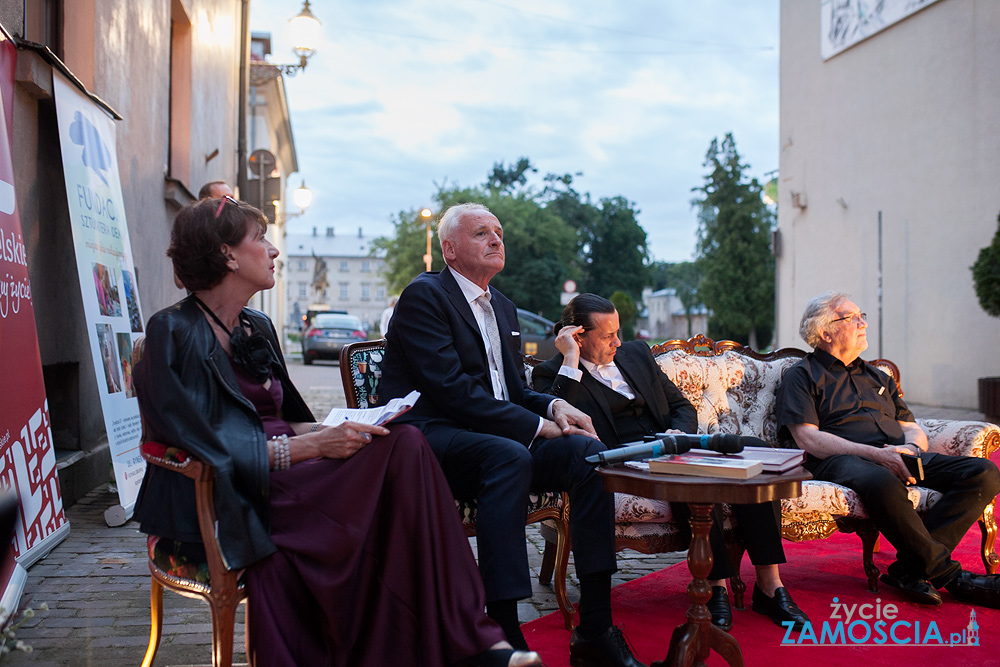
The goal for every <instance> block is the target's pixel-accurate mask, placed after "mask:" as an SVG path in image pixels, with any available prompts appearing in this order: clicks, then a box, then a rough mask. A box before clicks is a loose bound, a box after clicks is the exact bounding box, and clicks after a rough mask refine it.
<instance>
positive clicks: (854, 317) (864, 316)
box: [830, 313, 868, 327]
mask: <svg viewBox="0 0 1000 667" xmlns="http://www.w3.org/2000/svg"><path fill="white" fill-rule="evenodd" d="M842 320H848V321H849V322H850V323H851V324H853V325H854V326H856V327H860V326H861V323H862V322H865V323H867V322H868V313H851V314H850V315H844V316H843V317H838V318H837V319H835V320H830V324H833V323H834V322H840V321H842Z"/></svg>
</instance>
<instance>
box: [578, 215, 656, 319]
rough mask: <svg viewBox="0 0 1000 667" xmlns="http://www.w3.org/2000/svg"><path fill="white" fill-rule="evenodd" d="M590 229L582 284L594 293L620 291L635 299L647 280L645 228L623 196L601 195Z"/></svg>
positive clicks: (585, 288)
mask: <svg viewBox="0 0 1000 667" xmlns="http://www.w3.org/2000/svg"><path fill="white" fill-rule="evenodd" d="M598 211H599V213H600V215H599V216H598V218H597V224H596V225H595V227H594V230H593V240H592V242H591V246H590V256H589V261H588V263H587V275H586V279H585V280H584V283H583V288H584V290H585V291H587V292H594V293H595V294H607V293H609V292H617V291H622V292H625V293H626V294H628V295H629V296H630V297H632V299H633V300H634V299H638V298H639V296H640V295H641V294H642V288H643V287H645V286H646V284H647V282H648V280H649V270H648V268H647V266H646V262H647V261H648V259H649V253H648V251H647V249H646V230H644V229H643V228H642V227H640V226H639V222H638V221H637V220H636V219H635V216H636V213H638V211H636V210H634V209H633V208H632V203H631V202H629V201H628V200H627V199H625V198H624V197H612V198H610V199H602V200H601V204H600V207H599V209H598Z"/></svg>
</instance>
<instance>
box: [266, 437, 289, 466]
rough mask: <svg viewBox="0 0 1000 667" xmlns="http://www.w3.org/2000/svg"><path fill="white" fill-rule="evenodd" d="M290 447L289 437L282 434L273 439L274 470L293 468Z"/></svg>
mask: <svg viewBox="0 0 1000 667" xmlns="http://www.w3.org/2000/svg"><path fill="white" fill-rule="evenodd" d="M290 449H291V448H290V447H289V445H288V436H287V435H285V434H284V433H282V434H281V435H276V436H274V437H273V438H271V451H272V452H273V453H274V465H273V466H272V467H271V469H272V470H288V469H289V468H291V467H292V455H291V451H290Z"/></svg>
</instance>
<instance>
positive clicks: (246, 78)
mask: <svg viewBox="0 0 1000 667" xmlns="http://www.w3.org/2000/svg"><path fill="white" fill-rule="evenodd" d="M249 35H250V0H240V92H239V102H238V104H239V109H238V110H237V117H238V119H239V121H238V122H237V129H236V131H237V132H238V133H239V136H238V137H237V139H236V187H237V189H238V190H239V192H238V194H239V198H240V199H246V198H247V191H248V188H249V180H248V179H247V92H248V88H249V82H250V54H249V50H250V41H249Z"/></svg>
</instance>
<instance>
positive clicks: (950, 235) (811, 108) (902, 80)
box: [775, 0, 1000, 408]
mask: <svg viewBox="0 0 1000 667" xmlns="http://www.w3.org/2000/svg"><path fill="white" fill-rule="evenodd" d="M820 11H821V7H820V3H819V2H802V1H801V0H782V3H781V59H780V80H781V101H780V104H781V121H780V122H781V128H780V141H781V147H780V150H781V153H780V176H779V201H778V228H779V231H780V234H781V242H782V253H781V255H780V256H779V257H778V262H777V271H778V295H779V297H778V307H777V331H776V336H777V338H776V342H775V347H776V348H777V347H785V346H795V347H804V346H805V344H804V342H803V341H802V340H801V339H800V338H799V337H798V321H799V318H800V316H801V313H802V309H803V307H804V305H805V302H806V301H807V300H808V299H809V298H810V297H811V296H813V295H815V294H817V293H819V292H822V291H824V290H828V289H836V290H842V291H846V292H849V293H850V294H852V296H853V298H854V301H855V302H856V303H857V304H858V305H859V306H860V307H861V308H862V310H864V311H866V312H867V313H868V314H869V320H868V321H869V333H868V340H869V349H868V352H867V353H866V354H865V355H864V356H865V357H866V358H874V357H876V356H879V355H881V356H884V357H887V358H889V359H892V360H893V361H895V362H897V363H898V364H899V365H900V366H901V368H902V373H903V389H904V391H905V392H906V397H907V399H908V400H910V401H913V402H918V403H926V404H930V405H941V406H956V407H966V408H968V407H974V406H975V405H976V378H978V377H982V376H985V375H998V374H1000V355H997V354H996V353H995V349H996V343H997V341H998V340H1000V320H997V319H993V318H989V317H987V316H986V314H985V313H983V311H982V310H981V309H980V307H979V305H978V302H977V300H976V296H975V292H974V290H973V286H972V279H971V273H970V271H969V267H970V266H971V265H972V263H973V262H974V261H975V258H976V255H977V254H978V251H979V249H980V248H981V247H983V246H985V245H987V244H988V243H989V242H990V239H991V238H992V236H993V234H994V232H995V231H996V229H997V214H998V213H1000V187H998V186H997V184H998V183H1000V161H998V160H997V155H1000V112H998V109H1000V67H998V63H1000V40H998V39H997V38H996V35H997V34H998V32H1000V3H997V2H994V1H993V0H940V1H939V2H936V3H934V4H932V5H930V6H929V7H927V8H925V9H923V10H921V11H919V12H917V13H915V14H913V15H911V16H909V17H907V18H905V19H903V20H902V21H900V22H899V23H896V24H894V25H892V26H890V27H889V28H887V29H885V30H883V31H882V32H880V33H877V34H875V35H874V36H872V37H870V38H868V39H867V40H865V41H862V42H860V43H858V44H856V45H854V46H853V47H851V48H849V49H847V50H846V51H843V52H842V53H840V54H838V55H836V56H834V57H833V58H831V59H829V60H826V61H824V60H822V58H821V57H820V44H819V40H820ZM880 213H881V216H882V239H881V242H882V248H883V251H882V254H881V268H880V255H879V235H878V226H879V225H878V221H879V214H880ZM880 281H881V285H882V302H883V303H882V307H881V308H880V306H879V285H880ZM880 327H881V334H880ZM880 339H881V343H880Z"/></svg>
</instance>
